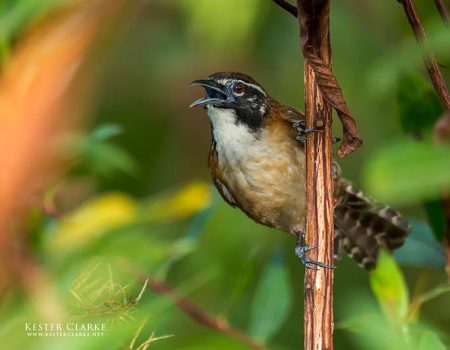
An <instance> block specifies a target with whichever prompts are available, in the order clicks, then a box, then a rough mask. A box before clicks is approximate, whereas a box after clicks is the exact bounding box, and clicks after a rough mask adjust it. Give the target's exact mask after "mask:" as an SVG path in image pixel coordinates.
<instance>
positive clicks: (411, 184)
mask: <svg viewBox="0 0 450 350" xmlns="http://www.w3.org/2000/svg"><path fill="white" fill-rule="evenodd" d="M449 164H450V147H433V146H432V145H431V144H430V143H428V142H414V141H412V140H408V139H402V140H398V141H397V142H396V143H394V144H391V145H386V146H384V147H383V148H382V149H381V150H379V151H378V152H377V153H375V154H374V155H373V156H372V157H371V158H370V159H369V161H368V163H367V165H366V168H365V170H364V176H365V181H366V184H367V187H369V189H370V191H371V193H373V195H374V196H375V197H377V198H378V199H380V200H383V201H386V202H389V203H392V204H404V203H410V202H412V201H420V200H423V199H433V198H436V197H437V196H438V195H439V194H440V192H441V191H442V189H443V188H445V187H448V186H450V166H448V165H449Z"/></svg>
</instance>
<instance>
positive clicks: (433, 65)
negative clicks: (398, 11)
mask: <svg viewBox="0 0 450 350" xmlns="http://www.w3.org/2000/svg"><path fill="white" fill-rule="evenodd" d="M400 2H401V4H402V5H403V8H404V9H405V13H406V16H407V18H408V22H409V24H410V25H411V28H412V30H413V32H414V35H415V37H416V40H417V42H418V43H419V44H420V45H423V46H425V47H426V46H427V45H426V44H427V38H426V34H425V29H424V28H423V26H422V23H421V22H420V17H419V14H418V12H417V9H416V6H415V5H414V3H413V1H412V0H400ZM441 5H443V4H442V3H441ZM443 6H444V5H443ZM443 8H444V9H445V6H444V7H443ZM438 10H439V8H438ZM439 12H440V13H441V16H442V12H441V11H439ZM424 59H425V66H426V68H427V71H428V75H429V77H430V79H431V82H432V83H433V86H434V89H435V90H436V93H437V94H438V96H439V98H440V99H441V102H442V104H443V105H444V107H445V109H447V114H446V115H444V116H443V117H442V118H441V119H439V120H438V122H437V123H436V125H435V130H434V134H435V135H434V136H435V139H436V141H437V142H439V143H443V142H449V140H450V137H449V135H448V134H447V135H446V136H445V137H442V135H441V134H440V133H442V132H443V131H442V130H444V135H445V130H447V129H448V128H449V126H448V125H450V121H449V120H448V119H449V117H448V113H449V112H448V111H449V110H450V93H449V91H448V88H447V85H446V83H445V81H444V78H443V77H442V73H441V70H440V69H439V65H438V63H437V60H436V57H435V55H434V54H433V53H432V52H431V51H428V53H427V54H425V58H424ZM446 128H447V129H446ZM441 202H442V207H443V209H444V215H445V222H446V231H445V245H446V252H447V274H448V276H450V194H449V193H448V192H446V191H444V193H443V194H442V196H441Z"/></svg>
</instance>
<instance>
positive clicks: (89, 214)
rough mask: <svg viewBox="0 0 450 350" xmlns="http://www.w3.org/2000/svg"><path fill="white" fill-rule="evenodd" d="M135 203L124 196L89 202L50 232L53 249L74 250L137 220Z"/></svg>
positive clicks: (107, 195) (110, 194)
mask: <svg viewBox="0 0 450 350" xmlns="http://www.w3.org/2000/svg"><path fill="white" fill-rule="evenodd" d="M136 214H137V210H136V202H135V200H134V199H133V198H131V197H130V196H128V195H125V194H123V193H114V192H111V193H105V194H102V195H100V196H98V197H95V198H92V199H90V200H88V201H86V202H85V203H84V204H83V205H81V206H80V207H79V208H77V209H76V210H74V211H73V212H72V213H70V214H68V215H66V216H64V217H63V218H62V219H61V220H60V221H59V222H58V223H57V224H56V226H55V227H54V228H53V229H51V231H50V232H51V234H52V235H51V238H50V239H51V242H50V244H51V246H52V247H53V248H54V249H56V250H63V251H65V250H67V249H73V248H74V247H78V246H80V245H83V244H86V243H89V241H90V240H92V239H96V238H98V237H100V236H101V235H103V234H104V233H106V232H108V231H110V230H111V229H113V228H116V227H120V226H124V225H127V224H130V223H132V222H133V221H134V220H135V219H136Z"/></svg>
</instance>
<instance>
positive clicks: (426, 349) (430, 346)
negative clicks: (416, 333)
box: [419, 331, 447, 350]
mask: <svg viewBox="0 0 450 350" xmlns="http://www.w3.org/2000/svg"><path fill="white" fill-rule="evenodd" d="M446 348H447V347H446V346H445V345H444V344H443V343H442V342H441V340H440V339H439V337H438V336H437V335H436V334H435V333H433V332H430V331H428V332H426V333H425V334H424V335H422V338H421V339H420V347H419V350H445V349H446Z"/></svg>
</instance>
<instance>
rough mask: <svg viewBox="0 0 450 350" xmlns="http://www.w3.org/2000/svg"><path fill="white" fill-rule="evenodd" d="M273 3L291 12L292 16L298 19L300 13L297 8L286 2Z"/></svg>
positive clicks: (279, 0)
mask: <svg viewBox="0 0 450 350" xmlns="http://www.w3.org/2000/svg"><path fill="white" fill-rule="evenodd" d="M273 2H275V3H276V4H277V5H278V6H280V7H281V8H282V9H284V10H286V11H287V12H289V13H290V14H291V15H292V16H294V17H297V15H298V11H297V7H295V6H294V5H292V4H290V3H288V2H287V1H285V0H273Z"/></svg>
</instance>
